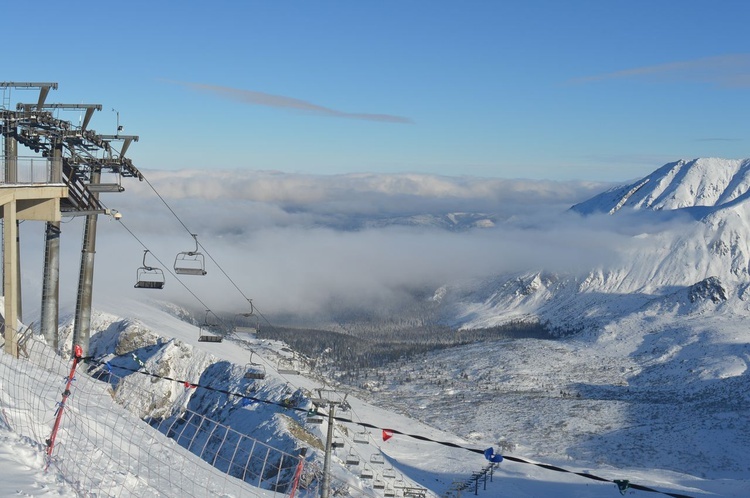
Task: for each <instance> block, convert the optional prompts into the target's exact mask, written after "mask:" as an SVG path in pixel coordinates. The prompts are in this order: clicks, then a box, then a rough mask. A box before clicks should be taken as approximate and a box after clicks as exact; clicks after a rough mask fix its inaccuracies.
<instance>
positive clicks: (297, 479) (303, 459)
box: [289, 448, 307, 498]
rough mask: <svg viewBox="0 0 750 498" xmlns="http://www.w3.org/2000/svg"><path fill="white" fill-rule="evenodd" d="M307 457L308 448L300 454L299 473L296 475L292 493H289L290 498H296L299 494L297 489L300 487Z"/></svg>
mask: <svg viewBox="0 0 750 498" xmlns="http://www.w3.org/2000/svg"><path fill="white" fill-rule="evenodd" d="M305 455H307V448H302V449H301V450H300V452H299V463H298V464H297V471H296V472H295V473H294V481H293V482H292V492H291V493H289V498H294V494H295V493H296V492H297V488H298V487H299V478H300V476H301V475H302V468H303V467H304V466H305Z"/></svg>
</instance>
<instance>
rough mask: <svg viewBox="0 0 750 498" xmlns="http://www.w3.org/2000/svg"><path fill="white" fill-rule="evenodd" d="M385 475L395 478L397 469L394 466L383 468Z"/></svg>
mask: <svg viewBox="0 0 750 498" xmlns="http://www.w3.org/2000/svg"><path fill="white" fill-rule="evenodd" d="M383 477H385V478H388V479H395V478H396V471H395V470H393V467H388V468H386V469H384V470H383Z"/></svg>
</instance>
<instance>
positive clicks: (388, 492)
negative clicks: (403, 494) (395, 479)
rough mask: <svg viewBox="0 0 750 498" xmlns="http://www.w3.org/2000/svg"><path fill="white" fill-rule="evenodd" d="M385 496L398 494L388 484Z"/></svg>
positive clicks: (384, 492)
mask: <svg viewBox="0 0 750 498" xmlns="http://www.w3.org/2000/svg"><path fill="white" fill-rule="evenodd" d="M383 496H386V497H391V496H396V490H395V489H393V488H392V487H390V486H388V487H386V488H385V489H384V490H383Z"/></svg>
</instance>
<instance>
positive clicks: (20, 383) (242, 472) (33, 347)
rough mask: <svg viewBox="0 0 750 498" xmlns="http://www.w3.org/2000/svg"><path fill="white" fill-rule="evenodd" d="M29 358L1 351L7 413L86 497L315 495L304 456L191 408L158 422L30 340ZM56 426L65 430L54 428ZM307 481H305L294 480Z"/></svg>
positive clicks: (2, 404)
mask: <svg viewBox="0 0 750 498" xmlns="http://www.w3.org/2000/svg"><path fill="white" fill-rule="evenodd" d="M25 353H26V355H25V356H26V357H21V358H14V357H12V356H10V355H7V354H4V353H3V354H0V409H1V410H2V411H1V414H2V417H3V420H4V422H5V423H6V424H7V425H8V426H9V427H10V428H11V429H12V430H13V431H15V432H17V433H19V434H21V435H22V436H26V437H28V438H30V439H32V440H33V441H35V442H37V443H38V444H39V445H40V446H43V447H44V448H46V449H48V450H49V453H51V455H50V457H49V461H48V466H49V467H50V468H53V469H56V470H57V471H58V472H59V473H60V475H61V476H62V477H63V478H64V479H65V480H66V481H68V482H69V483H71V484H72V485H73V487H74V488H75V489H76V490H77V492H78V493H79V494H80V495H81V496H91V497H94V496H96V497H104V496H107V497H110V496H111V497H136V496H137V497H151V496H153V497H156V496H180V495H184V496H206V497H208V496H211V497H215V496H225V497H230V496H231V497H243V496H269V497H270V496H290V495H294V494H295V492H296V496H313V493H316V491H315V488H316V487H317V483H318V481H319V478H318V477H316V476H315V475H313V474H311V472H314V470H313V469H314V467H315V466H314V465H313V466H312V467H311V468H310V469H304V468H303V463H304V458H303V457H302V456H301V455H300V454H296V455H295V454H290V453H287V452H285V451H282V450H279V449H277V448H274V447H272V446H270V445H268V444H266V443H263V442H261V441H258V440H255V439H252V438H250V437H248V436H246V435H243V434H240V433H238V432H236V431H234V430H232V429H231V428H230V427H227V426H223V425H222V424H219V423H217V422H215V421H212V420H210V419H208V418H207V417H205V416H203V415H200V414H198V413H194V412H190V411H188V410H185V411H184V412H183V413H181V414H180V416H179V417H175V418H173V419H172V420H171V421H170V423H168V424H165V423H160V422H159V421H151V425H150V424H149V423H147V422H145V421H142V420H140V419H139V418H138V417H136V416H135V415H133V414H132V413H130V412H129V411H128V410H127V409H126V408H125V407H124V406H122V405H121V404H120V403H118V402H115V399H116V398H117V394H116V393H115V392H114V391H113V390H112V388H111V384H110V383H109V382H102V381H99V380H96V379H94V378H93V377H91V376H89V375H88V374H86V373H85V372H84V371H83V369H81V368H79V369H78V370H77V371H76V370H75V369H73V368H71V367H72V366H73V363H74V360H73V359H66V358H62V357H61V356H60V355H59V354H58V353H57V352H56V351H54V350H53V349H52V348H50V347H48V346H47V345H46V344H44V343H43V342H41V340H40V339H38V338H32V339H30V340H29V341H27V343H26V349H25ZM53 427H55V428H58V430H57V431H56V432H53ZM296 483H299V484H300V486H296V485H295V484H296Z"/></svg>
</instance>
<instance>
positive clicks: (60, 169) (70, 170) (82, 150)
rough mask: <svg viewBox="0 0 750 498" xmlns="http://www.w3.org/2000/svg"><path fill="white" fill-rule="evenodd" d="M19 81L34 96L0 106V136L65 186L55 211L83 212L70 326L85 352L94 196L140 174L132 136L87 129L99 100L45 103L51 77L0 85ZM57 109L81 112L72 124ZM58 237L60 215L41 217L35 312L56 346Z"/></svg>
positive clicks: (64, 213) (96, 210)
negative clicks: (36, 91) (130, 155)
mask: <svg viewBox="0 0 750 498" xmlns="http://www.w3.org/2000/svg"><path fill="white" fill-rule="evenodd" d="M23 85H29V86H28V87H34V85H37V87H39V88H40V96H39V99H38V100H37V102H36V103H35V104H23V103H19V104H17V105H16V109H15V111H11V110H4V111H3V117H4V119H3V122H4V123H6V125H5V126H4V128H3V136H4V137H5V138H6V143H7V142H8V140H9V139H10V140H11V141H12V142H15V143H20V144H22V145H24V146H26V147H27V148H28V149H30V150H32V151H33V152H35V153H37V154H41V158H39V159H38V160H39V162H43V161H46V163H47V164H48V167H49V170H50V172H51V174H52V175H54V176H55V178H59V179H60V181H61V183H62V184H63V185H65V186H66V187H67V195H66V196H64V197H63V198H62V199H60V203H59V209H58V214H59V215H61V216H86V221H85V227H84V235H83V246H82V247H83V248H82V253H81V263H80V272H79V283H78V293H77V299H76V312H75V323H74V327H73V343H74V344H77V345H80V346H81V348H82V349H83V354H84V355H86V354H88V345H89V336H90V328H91V301H92V289H93V275H94V253H95V248H96V223H97V219H98V215H99V214H106V213H107V210H106V209H105V208H104V207H103V206H102V204H101V203H100V202H99V194H100V193H101V192H122V191H123V190H124V189H123V187H122V186H121V182H120V179H121V178H122V177H136V178H138V179H140V180H142V179H143V176H142V175H141V173H140V172H139V171H138V170H137V169H136V168H135V166H133V164H132V161H130V159H127V158H126V157H125V152H126V151H127V150H128V147H129V146H130V144H131V143H132V142H134V141H137V140H138V137H137V136H134V135H120V134H119V129H118V133H117V134H116V135H100V134H98V133H96V132H95V131H93V130H90V129H89V124H90V121H91V118H92V116H93V114H94V112H95V111H100V110H101V109H102V106H101V105H100V104H46V103H45V101H46V96H47V94H48V93H49V89H50V88H57V84H56V83H49V84H33V83H29V84H26V83H0V87H5V88H27V86H23ZM6 101H7V102H8V103H9V101H10V99H9V98H8V99H6V98H4V99H3V104H4V109H5V108H6V107H8V106H6V105H5V104H6ZM58 110H79V111H85V115H84V117H83V119H82V121H81V124H80V125H78V126H76V125H73V124H72V123H70V122H69V121H65V120H61V119H58V118H56V117H55V115H54V113H55V112H57V111H58ZM118 121H119V120H118ZM8 122H12V123H13V126H12V127H9V126H7V123H8ZM118 127H119V122H118ZM114 143H117V144H118V145H119V148H117V147H115V145H114ZM7 156H8V154H7V153H6V157H7ZM6 162H7V160H6ZM102 172H108V173H113V174H114V175H115V177H116V179H117V181H116V182H113V183H103V182H102V181H101V180H102ZM6 221H7V220H6ZM59 240H60V216H58V217H57V219H49V220H47V226H46V230H45V259H44V277H43V285H42V313H41V332H42V334H43V335H44V336H45V338H46V339H47V341H48V342H49V343H50V344H52V345H54V347H56V348H57V347H59V345H58V337H57V329H58V313H59V311H58V308H59V268H60V266H59V265H60V242H59Z"/></svg>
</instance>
